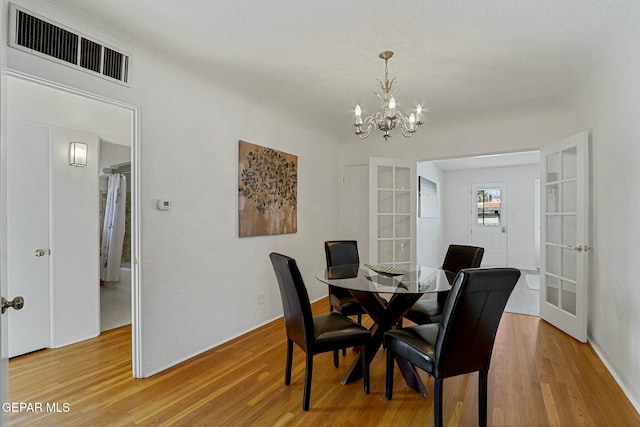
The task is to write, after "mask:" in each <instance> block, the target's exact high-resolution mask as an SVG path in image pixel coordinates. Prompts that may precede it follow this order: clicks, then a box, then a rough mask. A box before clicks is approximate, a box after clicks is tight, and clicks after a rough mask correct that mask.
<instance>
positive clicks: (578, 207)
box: [540, 132, 589, 342]
mask: <svg viewBox="0 0 640 427" xmlns="http://www.w3.org/2000/svg"><path fill="white" fill-rule="evenodd" d="M588 138H589V136H588V133H587V132H582V133H579V134H577V135H573V136H571V137H569V138H567V139H564V140H562V141H559V142H557V143H555V144H551V145H548V146H546V147H543V148H542V150H541V193H542V194H541V195H540V199H541V202H542V203H541V205H542V218H541V224H540V240H541V242H542V245H541V268H540V317H541V318H543V319H544V320H546V321H547V322H549V323H551V324H552V325H554V326H556V327H557V328H559V329H561V330H563V331H564V332H566V333H567V334H569V335H571V336H573V337H574V338H576V339H577V340H579V341H582V342H586V341H587V307H588V305H587V295H588V289H587V283H588V256H589V253H588V250H589V230H588V224H589V218H588V212H589V211H588V206H589V192H588V191H589V188H588V179H589V178H588V174H589V164H588V158H589V152H588V149H589V148H588V147H589V146H588Z"/></svg>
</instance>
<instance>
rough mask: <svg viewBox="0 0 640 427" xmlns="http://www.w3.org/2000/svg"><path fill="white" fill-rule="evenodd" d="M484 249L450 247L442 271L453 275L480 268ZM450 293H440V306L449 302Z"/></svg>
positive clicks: (462, 246)
mask: <svg viewBox="0 0 640 427" xmlns="http://www.w3.org/2000/svg"><path fill="white" fill-rule="evenodd" d="M483 255H484V248H480V247H478V246H467V245H449V249H447V254H446V255H445V256H444V262H443V263H442V269H443V270H447V271H450V272H452V273H456V274H457V273H458V272H459V271H460V270H462V269H463V268H478V267H480V264H481V263H482V256H483ZM448 295H449V292H447V291H445V292H438V296H437V298H438V304H439V305H441V306H443V305H444V304H445V302H446V301H447V297H448Z"/></svg>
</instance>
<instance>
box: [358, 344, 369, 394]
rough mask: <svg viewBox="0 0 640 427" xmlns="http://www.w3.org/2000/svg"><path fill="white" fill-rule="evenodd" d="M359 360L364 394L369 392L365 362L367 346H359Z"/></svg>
mask: <svg viewBox="0 0 640 427" xmlns="http://www.w3.org/2000/svg"><path fill="white" fill-rule="evenodd" d="M360 360H361V361H362V380H363V382H364V394H369V364H368V363H367V346H366V344H365V345H362V346H360Z"/></svg>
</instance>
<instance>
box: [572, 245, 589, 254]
mask: <svg viewBox="0 0 640 427" xmlns="http://www.w3.org/2000/svg"><path fill="white" fill-rule="evenodd" d="M567 249H571V250H574V251H578V252H582V251H585V252H586V251H588V250H589V249H591V248H590V247H589V245H584V246H582V245H578V246H567Z"/></svg>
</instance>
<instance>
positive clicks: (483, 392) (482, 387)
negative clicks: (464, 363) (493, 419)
mask: <svg viewBox="0 0 640 427" xmlns="http://www.w3.org/2000/svg"><path fill="white" fill-rule="evenodd" d="M488 380H489V371H480V372H478V425H479V426H480V427H485V426H486V425H487V393H488Z"/></svg>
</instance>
